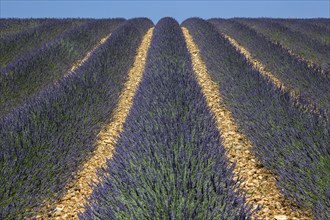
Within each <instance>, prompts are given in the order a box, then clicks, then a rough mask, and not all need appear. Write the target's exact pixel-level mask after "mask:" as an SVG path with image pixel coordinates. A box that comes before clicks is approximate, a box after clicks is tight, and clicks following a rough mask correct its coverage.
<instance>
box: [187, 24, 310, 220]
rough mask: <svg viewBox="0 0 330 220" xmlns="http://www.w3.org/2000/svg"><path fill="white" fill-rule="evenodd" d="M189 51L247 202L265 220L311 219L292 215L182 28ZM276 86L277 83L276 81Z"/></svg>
mask: <svg viewBox="0 0 330 220" xmlns="http://www.w3.org/2000/svg"><path fill="white" fill-rule="evenodd" d="M182 31H183V33H184V36H185V39H186V42H187V47H188V50H189V52H190V54H191V59H192V63H193V69H194V73H195V76H196V78H197V81H198V83H199V85H200V87H201V89H202V92H203V94H204V96H205V99H206V101H207V104H208V106H209V108H210V110H211V112H212V113H213V114H214V116H215V119H216V123H217V126H218V128H219V132H220V135H221V137H222V140H223V145H224V147H225V148H226V150H227V152H228V157H229V160H230V161H231V162H232V163H233V162H235V163H236V167H235V170H234V172H235V178H243V179H244V180H243V182H242V185H241V187H242V189H243V190H244V191H245V192H246V193H247V201H248V202H254V203H257V204H259V205H262V206H263V208H262V209H261V210H260V211H259V212H257V213H256V214H255V217H257V218H261V217H262V218H265V219H282V220H284V219H311V215H310V214H303V213H302V212H301V211H300V210H299V209H297V210H295V211H293V210H292V209H291V206H294V205H293V204H291V203H290V202H289V201H288V200H286V199H285V198H284V196H283V195H282V194H280V192H279V189H278V188H277V187H276V180H275V176H274V175H273V174H272V173H271V172H270V171H268V170H266V169H265V168H264V167H263V166H262V165H261V164H260V163H259V162H258V161H257V159H256V158H255V157H254V155H253V154H252V150H251V149H252V145H251V143H250V141H249V140H248V139H247V138H246V136H244V134H243V133H242V132H240V131H239V130H238V126H237V125H236V123H235V120H234V118H233V117H232V115H231V112H230V111H229V110H228V109H227V108H226V106H224V104H223V101H222V99H221V94H220V93H221V92H220V91H221V90H219V89H221V88H219V86H218V85H217V84H216V83H215V82H214V81H212V79H211V77H210V75H209V74H208V71H207V68H206V65H205V64H204V62H203V60H202V58H201V55H200V52H199V49H198V47H197V45H196V43H195V42H194V40H193V38H192V36H191V35H190V33H189V31H188V29H186V28H184V27H183V28H182ZM274 81H275V82H277V81H276V79H274Z"/></svg>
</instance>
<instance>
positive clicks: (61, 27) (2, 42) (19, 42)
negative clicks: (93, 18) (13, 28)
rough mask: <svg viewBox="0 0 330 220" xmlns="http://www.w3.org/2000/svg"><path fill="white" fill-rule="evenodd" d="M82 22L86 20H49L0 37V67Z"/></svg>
mask: <svg viewBox="0 0 330 220" xmlns="http://www.w3.org/2000/svg"><path fill="white" fill-rule="evenodd" d="M84 22H86V21H84V20H79V19H58V20H49V21H48V22H43V24H42V25H39V26H37V27H33V28H30V29H27V30H24V31H21V32H19V33H17V34H12V35H7V36H3V37H0V67H5V66H6V65H8V63H10V62H11V61H12V60H15V59H17V58H18V57H21V56H22V55H23V54H24V53H26V52H28V51H30V50H32V49H34V48H37V47H40V46H41V45H42V44H43V43H45V42H48V41H50V40H51V39H52V38H55V37H57V36H58V35H60V34H61V33H62V32H63V31H65V30H67V29H70V28H73V27H75V26H77V25H79V24H81V23H84Z"/></svg>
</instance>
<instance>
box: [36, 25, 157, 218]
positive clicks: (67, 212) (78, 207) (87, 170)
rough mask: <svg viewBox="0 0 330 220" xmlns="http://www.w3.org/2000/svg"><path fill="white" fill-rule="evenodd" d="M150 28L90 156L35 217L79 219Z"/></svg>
mask: <svg viewBox="0 0 330 220" xmlns="http://www.w3.org/2000/svg"><path fill="white" fill-rule="evenodd" d="M153 29H154V28H151V29H149V30H148V32H147V33H146V35H145V36H144V38H143V40H142V42H141V45H140V46H139V48H138V51H137V55H136V57H135V61H134V63H133V66H132V68H131V69H130V71H129V73H128V79H127V82H126V83H125V85H124V89H123V91H122V93H121V95H120V97H119V101H118V104H117V107H116V109H115V110H114V113H113V117H112V118H111V122H110V123H109V124H108V125H106V126H105V127H104V128H103V129H102V131H101V132H100V133H99V134H98V141H97V148H96V149H95V151H94V152H93V155H92V157H91V158H90V159H88V160H87V161H86V162H85V163H84V164H83V167H82V169H81V170H80V171H78V173H77V175H76V178H75V180H74V181H73V182H72V183H71V184H70V185H68V186H67V187H66V194H65V195H64V196H63V197H62V198H61V199H60V200H59V201H57V202H56V203H55V204H50V205H48V206H46V207H45V208H43V209H42V210H41V211H40V213H38V215H37V216H36V217H35V218H36V219H78V216H77V214H78V212H79V211H84V204H85V199H86V197H88V196H89V195H90V194H91V193H92V191H93V189H92V187H91V184H92V183H93V182H94V183H96V182H98V179H97V174H96V171H97V170H98V169H99V168H101V167H102V166H104V165H105V163H106V159H109V158H111V156H112V153H113V150H114V147H115V144H116V141H117V139H118V137H119V135H120V133H121V132H122V130H123V124H124V122H125V120H126V118H127V115H128V113H129V110H130V108H131V106H132V102H133V97H134V94H135V92H136V90H137V87H138V85H139V83H140V81H141V78H142V74H143V71H144V66H145V63H146V58H147V51H148V48H149V45H150V42H151V37H152V33H153Z"/></svg>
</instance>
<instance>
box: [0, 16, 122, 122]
mask: <svg viewBox="0 0 330 220" xmlns="http://www.w3.org/2000/svg"><path fill="white" fill-rule="evenodd" d="M54 22H57V23H58V25H59V26H61V25H63V24H65V23H71V21H70V20H69V21H66V20H64V21H62V20H58V21H54ZM121 22H123V19H104V20H91V21H88V22H84V23H82V24H80V25H74V26H73V27H72V28H68V30H66V31H64V32H63V33H62V34H60V35H59V36H57V37H56V38H54V39H52V40H51V41H47V42H45V43H44V44H43V45H42V46H41V47H36V48H35V49H32V50H30V51H29V52H28V53H25V54H23V55H22V56H21V57H18V58H17V59H16V60H13V61H12V62H11V63H10V64H8V65H7V66H6V67H5V68H2V69H0V85H1V86H0V116H1V115H4V114H6V113H8V112H10V111H11V110H12V109H13V108H15V107H16V106H19V105H21V104H22V102H23V101H24V100H26V99H27V98H28V97H29V96H31V95H33V94H34V93H36V92H38V91H39V90H41V89H42V88H44V87H45V86H47V85H49V84H51V83H53V82H55V81H57V80H59V79H60V78H61V77H63V75H65V74H66V73H67V71H68V70H69V69H70V67H71V66H72V64H73V63H74V62H76V61H77V60H79V59H82V58H83V57H84V56H85V54H86V53H87V51H89V50H91V49H92V48H93V47H94V46H95V45H96V44H97V43H98V42H99V41H100V39H101V38H103V37H105V36H107V35H108V34H109V33H111V32H112V31H113V30H114V29H115V28H116V27H117V26H118V25H119V24H120V23H121ZM50 25H53V22H50V23H49V22H47V23H46V24H45V25H43V26H42V27H41V28H42V29H45V32H49V33H51V32H52V31H47V30H52V29H54V28H50ZM55 26H56V25H55ZM64 26H65V25H64ZM67 26H72V25H69V24H68V25H67ZM37 29H38V31H39V32H40V30H39V29H40V28H37ZM18 35H19V36H20V38H19V39H18V41H20V40H21V36H22V35H24V34H18ZM24 41H25V40H24ZM26 41H35V39H33V38H32V39H30V38H29V37H28V38H27V39H26Z"/></svg>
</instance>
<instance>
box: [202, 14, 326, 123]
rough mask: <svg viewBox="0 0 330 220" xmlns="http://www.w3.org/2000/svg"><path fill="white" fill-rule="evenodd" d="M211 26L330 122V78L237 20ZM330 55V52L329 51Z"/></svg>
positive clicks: (216, 20)
mask: <svg viewBox="0 0 330 220" xmlns="http://www.w3.org/2000/svg"><path fill="white" fill-rule="evenodd" d="M209 22H210V23H212V24H213V25H215V27H216V28H217V29H218V30H219V32H221V33H225V34H227V35H229V36H230V37H231V38H233V39H235V40H236V41H237V42H238V43H239V44H240V45H242V46H243V47H244V48H246V49H247V50H248V51H249V52H250V53H251V54H252V55H253V56H254V57H255V58H256V59H258V60H259V61H260V62H261V63H263V64H264V66H265V67H266V70H268V71H270V72H271V73H272V74H274V76H275V77H276V78H278V79H279V80H280V81H281V82H283V84H284V85H285V86H286V87H287V88H289V89H291V90H293V91H295V92H296V93H298V94H299V96H300V100H299V102H300V103H301V104H303V105H308V106H314V107H315V108H316V109H319V112H320V115H322V116H323V117H324V118H328V119H329V116H330V115H329V114H330V112H329V110H330V102H329V100H330V90H329V88H330V78H327V77H323V76H322V74H321V72H320V71H321V70H320V69H317V68H313V67H309V66H308V64H307V63H306V62H304V61H302V60H299V59H297V58H295V57H293V56H291V55H290V54H289V53H288V52H287V50H286V49H284V48H283V47H282V46H281V45H279V44H275V43H273V42H272V41H270V40H268V39H266V38H265V37H264V36H262V35H260V34H258V33H257V32H256V31H254V30H252V29H250V28H249V27H248V26H246V25H243V24H240V23H238V22H236V21H235V20H225V19H211V20H209ZM329 52H330V51H329Z"/></svg>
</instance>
